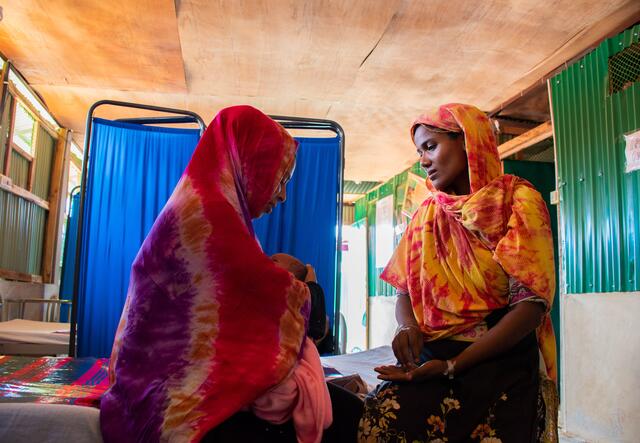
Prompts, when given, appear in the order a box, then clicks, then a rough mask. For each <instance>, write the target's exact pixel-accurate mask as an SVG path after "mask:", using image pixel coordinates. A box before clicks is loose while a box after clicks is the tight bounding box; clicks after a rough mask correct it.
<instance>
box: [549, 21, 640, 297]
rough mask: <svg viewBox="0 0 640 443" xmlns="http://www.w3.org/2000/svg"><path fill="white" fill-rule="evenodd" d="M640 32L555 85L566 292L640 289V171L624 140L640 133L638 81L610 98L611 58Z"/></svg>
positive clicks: (609, 44)
mask: <svg viewBox="0 0 640 443" xmlns="http://www.w3.org/2000/svg"><path fill="white" fill-rule="evenodd" d="M639 34H640V25H636V26H635V27H633V28H631V29H629V30H627V31H626V32H624V33H622V34H620V35H618V36H617V37H614V38H611V39H609V40H606V41H604V42H603V43H602V44H601V45H600V46H599V47H598V48H597V49H596V50H594V51H593V52H591V53H590V54H588V55H587V56H585V57H584V58H583V59H581V60H580V61H578V62H576V63H574V64H573V65H571V66H569V67H568V68H567V69H566V70H564V71H563V72H561V73H560V74H558V75H557V76H555V77H554V78H553V79H552V80H551V92H552V99H553V117H554V124H555V136H556V149H557V166H558V188H559V191H560V192H559V193H560V210H561V221H562V225H561V239H562V245H561V248H562V258H563V267H564V275H565V288H564V291H565V292H566V293H592V292H613V291H638V290H640V266H639V265H640V263H639V261H640V171H635V172H632V173H629V174H627V173H625V172H624V168H625V153H624V148H625V141H624V137H623V135H624V134H627V133H629V132H633V131H635V130H638V129H640V82H639V81H636V82H635V83H633V84H632V85H630V86H629V87H628V88H627V89H625V90H623V91H621V92H617V93H615V94H613V95H609V91H608V77H607V76H608V59H609V57H611V56H612V55H615V54H617V53H618V52H620V51H622V50H624V49H625V48H627V47H628V46H630V45H631V44H632V43H635V42H638V41H639V38H638V35H639Z"/></svg>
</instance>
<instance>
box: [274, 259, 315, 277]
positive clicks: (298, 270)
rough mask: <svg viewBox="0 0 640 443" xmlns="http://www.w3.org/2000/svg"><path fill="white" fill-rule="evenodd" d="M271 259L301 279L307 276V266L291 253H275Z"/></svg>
mask: <svg viewBox="0 0 640 443" xmlns="http://www.w3.org/2000/svg"><path fill="white" fill-rule="evenodd" d="M271 260H273V262H274V263H275V264H276V265H278V266H280V267H281V268H283V269H286V270H287V271H289V272H291V273H292V274H293V276H294V277H295V278H297V279H298V280H300V281H304V279H305V278H306V277H307V267H306V266H305V265H304V263H302V262H301V261H300V260H298V259H297V258H295V257H293V256H291V255H289V254H273V255H272V256H271Z"/></svg>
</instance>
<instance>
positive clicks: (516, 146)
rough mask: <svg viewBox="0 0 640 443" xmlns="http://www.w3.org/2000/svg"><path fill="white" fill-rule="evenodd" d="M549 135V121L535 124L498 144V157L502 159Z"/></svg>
mask: <svg viewBox="0 0 640 443" xmlns="http://www.w3.org/2000/svg"><path fill="white" fill-rule="evenodd" d="M551 137H553V128H552V127H551V122H544V123H543V124H541V125H540V126H536V127H535V128H533V129H531V130H529V131H527V132H525V133H524V134H522V135H519V136H517V137H515V138H512V139H511V140H509V141H507V142H506V143H503V144H501V145H500V146H498V153H499V154H500V158H501V159H504V158H506V157H509V156H511V155H513V154H515V153H517V152H520V151H522V150H523V149H526V148H528V147H530V146H533V145H535V144H536V143H539V142H541V141H542V140H546V139H548V138H551Z"/></svg>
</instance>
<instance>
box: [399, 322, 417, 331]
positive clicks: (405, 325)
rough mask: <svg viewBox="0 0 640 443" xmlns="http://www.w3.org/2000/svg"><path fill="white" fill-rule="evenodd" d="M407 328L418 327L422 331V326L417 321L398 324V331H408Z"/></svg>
mask: <svg viewBox="0 0 640 443" xmlns="http://www.w3.org/2000/svg"><path fill="white" fill-rule="evenodd" d="M407 329H416V330H418V331H420V326H418V324H417V323H413V322H407V323H401V324H399V325H398V328H397V329H396V332H398V331H406V330H407Z"/></svg>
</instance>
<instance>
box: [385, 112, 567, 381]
mask: <svg viewBox="0 0 640 443" xmlns="http://www.w3.org/2000/svg"><path fill="white" fill-rule="evenodd" d="M418 125H428V126H433V127H437V128H440V129H444V130H447V131H454V132H460V131H461V130H462V131H463V132H464V136H465V137H464V139H465V149H466V152H467V161H468V168H469V181H470V184H471V194H469V195H450V194H446V193H444V192H439V191H437V190H436V189H435V188H434V187H433V185H432V184H431V182H430V181H429V180H428V179H427V186H428V187H429V189H430V190H431V191H432V195H431V196H430V197H429V198H428V199H427V200H426V201H425V202H424V203H423V204H422V206H421V207H420V209H419V210H418V211H417V212H416V214H415V215H414V217H413V219H412V220H411V223H410V224H409V226H408V228H407V231H406V232H405V234H404V236H403V238H402V240H401V241H400V244H399V245H398V247H397V248H396V251H395V252H394V255H393V257H392V258H391V260H390V261H389V263H388V265H387V267H386V268H385V270H384V272H383V273H382V275H381V276H380V278H382V279H383V280H385V281H387V282H388V283H390V284H391V285H393V286H395V287H396V288H398V289H399V290H400V291H403V292H408V293H409V295H410V297H411V301H412V305H413V312H414V314H415V316H416V319H417V321H418V323H419V325H420V327H421V329H422V332H423V333H424V335H425V337H426V338H427V340H430V341H431V340H438V339H443V338H447V337H452V336H454V335H457V334H460V333H462V332H464V331H467V330H469V329H470V328H473V327H474V326H477V325H478V324H480V323H482V322H483V321H484V319H485V317H486V316H487V315H488V314H489V313H490V312H492V311H494V310H496V309H500V308H504V307H505V306H507V305H508V304H509V287H508V286H509V277H512V278H514V279H516V280H517V281H519V282H520V283H521V284H523V285H524V286H526V287H528V288H529V289H531V290H532V291H533V292H534V293H535V294H536V295H538V296H539V297H540V298H542V299H544V300H546V302H547V306H548V307H549V309H550V307H551V306H552V304H553V297H554V293H555V271H554V258H553V241H552V236H551V228H550V223H549V213H548V210H547V207H546V205H545V202H544V200H543V199H542V197H541V195H540V194H539V193H538V192H537V191H536V190H535V189H534V188H533V186H532V185H531V184H530V183H529V182H527V181H526V180H524V179H521V178H519V177H515V176H513V175H506V174H502V167H501V163H500V157H499V155H498V150H497V145H496V140H495V136H494V134H493V129H492V127H491V122H490V121H489V119H488V118H487V116H486V115H485V114H484V113H483V112H481V111H480V110H479V109H477V108H475V107H473V106H469V105H463V104H447V105H443V106H441V107H440V108H438V110H437V111H435V112H433V113H428V114H424V115H421V116H420V117H419V118H418V119H417V120H416V122H415V123H414V124H413V126H412V128H411V134H412V135H413V133H414V131H415V128H416V127H417V126H418ZM537 334H538V342H539V344H540V349H541V351H542V355H543V357H544V362H545V365H546V368H547V373H548V375H549V377H550V378H552V379H553V380H555V378H556V349H555V338H554V334H553V327H552V325H551V319H550V317H549V315H548V314H547V315H546V316H545V319H544V321H543V324H542V325H541V326H540V327H539V328H538V330H537Z"/></svg>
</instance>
